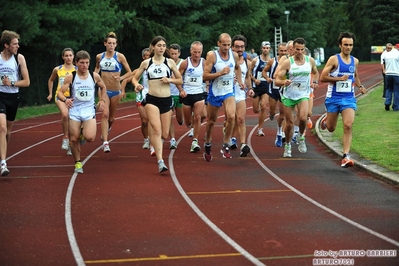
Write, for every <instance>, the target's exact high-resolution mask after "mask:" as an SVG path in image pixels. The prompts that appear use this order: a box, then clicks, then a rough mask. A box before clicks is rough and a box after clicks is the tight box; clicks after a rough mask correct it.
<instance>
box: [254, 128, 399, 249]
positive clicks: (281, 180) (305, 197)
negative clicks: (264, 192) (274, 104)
mask: <svg viewBox="0 0 399 266" xmlns="http://www.w3.org/2000/svg"><path fill="white" fill-rule="evenodd" d="M255 130H256V127H254V128H253V129H252V130H251V132H250V133H249V135H248V144H249V146H250V147H252V145H251V139H252V135H253V134H254V132H255ZM251 154H252V156H253V157H254V159H255V160H256V161H257V162H258V164H259V165H260V166H261V167H262V168H263V169H264V170H265V171H266V172H267V173H268V174H270V175H271V176H272V177H273V178H274V179H276V180H277V181H278V182H280V183H281V184H282V185H284V186H285V187H287V188H289V189H291V190H292V191H293V192H295V193H296V194H297V195H298V196H300V197H301V198H303V199H305V200H307V201H309V202H310V203H312V204H314V205H316V206H317V207H319V208H320V209H322V210H324V211H326V212H328V213H330V214H332V215H334V216H335V217H337V218H339V219H341V220H343V221H344V222H347V223H349V224H351V225H353V226H354V227H356V228H358V229H360V230H363V231H365V232H366V233H369V234H371V235H374V236H376V237H378V238H380V239H382V240H384V241H387V242H389V243H391V244H393V245H395V246H397V247H399V242H398V241H396V240H393V239H392V238H389V237H387V236H384V235H382V234H380V233H378V232H376V231H373V230H372V229H370V228H368V227H365V226H363V225H361V224H359V223H357V222H355V221H353V220H351V219H349V218H347V217H346V216H343V215H342V214H339V213H337V212H335V211H333V210H332V209H330V208H328V207H326V206H324V205H323V204H321V203H319V202H317V201H316V200H314V199H312V198H310V197H309V196H307V195H305V194H304V193H302V192H301V191H299V190H298V189H296V188H295V187H293V186H291V185H290V184H288V183H287V182H285V181H284V180H283V179H281V178H280V177H279V176H277V175H276V174H275V173H274V172H273V171H271V170H270V169H269V168H268V167H266V165H264V164H263V162H262V161H261V160H260V159H259V157H258V156H256V154H255V152H254V149H253V148H252V149H251Z"/></svg>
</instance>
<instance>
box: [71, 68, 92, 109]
mask: <svg viewBox="0 0 399 266" xmlns="http://www.w3.org/2000/svg"><path fill="white" fill-rule="evenodd" d="M95 85H96V84H95V82H94V79H93V77H92V76H91V74H90V73H89V75H88V76H87V79H81V78H80V77H79V75H78V74H77V73H76V76H75V79H74V81H73V82H72V88H73V89H72V90H71V91H72V94H73V95H72V97H73V107H72V108H86V107H93V106H94V99H95V92H96V89H95Z"/></svg>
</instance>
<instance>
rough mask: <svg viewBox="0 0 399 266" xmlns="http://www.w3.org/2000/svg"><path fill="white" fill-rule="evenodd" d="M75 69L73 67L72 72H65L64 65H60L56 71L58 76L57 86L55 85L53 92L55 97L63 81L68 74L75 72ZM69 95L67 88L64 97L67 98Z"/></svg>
mask: <svg viewBox="0 0 399 266" xmlns="http://www.w3.org/2000/svg"><path fill="white" fill-rule="evenodd" d="M76 69H77V67H76V66H75V67H74V68H73V69H72V70H71V69H69V70H66V69H65V66H64V65H60V66H59V67H58V70H57V75H58V85H57V90H56V92H55V95H57V93H58V91H59V90H60V88H61V86H62V85H63V84H64V79H65V77H66V76H67V75H68V74H71V73H72V72H75V71H76ZM70 95H71V94H70V92H69V88H68V90H67V91H66V92H64V96H65V97H69V96H70Z"/></svg>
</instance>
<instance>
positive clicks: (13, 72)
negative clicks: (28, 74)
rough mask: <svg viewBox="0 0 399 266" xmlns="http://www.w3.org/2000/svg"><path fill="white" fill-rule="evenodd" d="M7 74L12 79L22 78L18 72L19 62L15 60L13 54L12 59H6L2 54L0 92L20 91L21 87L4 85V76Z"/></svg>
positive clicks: (0, 58) (0, 59)
mask: <svg viewBox="0 0 399 266" xmlns="http://www.w3.org/2000/svg"><path fill="white" fill-rule="evenodd" d="M5 76H7V77H8V78H9V80H10V81H17V80H19V79H20V76H19V72H18V63H17V61H16V60H15V56H14V55H12V56H11V58H10V59H8V60H7V61H4V60H3V58H2V57H1V56H0V77H1V80H0V92H4V93H18V92H19V88H18V87H16V86H14V87H12V86H6V85H3V78H4V77H5Z"/></svg>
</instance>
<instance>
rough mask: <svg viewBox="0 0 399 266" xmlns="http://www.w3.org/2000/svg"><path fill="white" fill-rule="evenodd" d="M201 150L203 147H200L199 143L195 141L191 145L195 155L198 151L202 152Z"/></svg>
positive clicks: (191, 150)
mask: <svg viewBox="0 0 399 266" xmlns="http://www.w3.org/2000/svg"><path fill="white" fill-rule="evenodd" d="M200 150H201V147H200V145H198V141H197V140H193V142H192V143H191V149H190V152H191V153H194V152H197V151H200Z"/></svg>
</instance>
